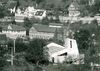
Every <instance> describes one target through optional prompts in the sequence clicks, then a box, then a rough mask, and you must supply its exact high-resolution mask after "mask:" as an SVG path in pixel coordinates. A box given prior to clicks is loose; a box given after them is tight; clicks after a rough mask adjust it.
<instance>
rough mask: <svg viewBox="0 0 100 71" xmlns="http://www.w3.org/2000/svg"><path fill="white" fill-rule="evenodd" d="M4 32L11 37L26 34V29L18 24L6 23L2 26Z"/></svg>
mask: <svg viewBox="0 0 100 71" xmlns="http://www.w3.org/2000/svg"><path fill="white" fill-rule="evenodd" d="M2 33H3V34H6V36H7V37H9V38H13V39H14V38H17V37H24V36H26V29H25V28H24V27H22V26H18V25H13V24H10V25H6V26H3V27H2Z"/></svg>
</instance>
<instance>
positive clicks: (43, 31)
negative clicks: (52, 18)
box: [29, 24, 56, 39]
mask: <svg viewBox="0 0 100 71" xmlns="http://www.w3.org/2000/svg"><path fill="white" fill-rule="evenodd" d="M55 30H56V28H53V27H49V26H48V25H41V24H34V25H33V26H32V27H31V29H30V31H29V36H30V38H31V39H32V38H42V39H50V38H53V37H54V32H55Z"/></svg>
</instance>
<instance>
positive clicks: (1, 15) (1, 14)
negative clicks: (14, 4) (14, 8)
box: [0, 6, 4, 18]
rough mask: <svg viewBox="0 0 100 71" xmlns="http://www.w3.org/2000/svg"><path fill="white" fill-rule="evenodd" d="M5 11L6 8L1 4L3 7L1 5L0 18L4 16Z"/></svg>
mask: <svg viewBox="0 0 100 71" xmlns="http://www.w3.org/2000/svg"><path fill="white" fill-rule="evenodd" d="M3 11H4V8H3V7H2V6H1V7H0V18H4V13H3Z"/></svg>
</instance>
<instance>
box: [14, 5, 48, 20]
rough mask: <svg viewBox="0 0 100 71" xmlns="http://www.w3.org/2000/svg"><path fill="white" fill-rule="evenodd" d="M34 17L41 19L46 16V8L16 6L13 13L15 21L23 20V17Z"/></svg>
mask: <svg viewBox="0 0 100 71" xmlns="http://www.w3.org/2000/svg"><path fill="white" fill-rule="evenodd" d="M26 17H27V18H29V19H30V18H33V17H34V18H36V19H40V20H42V19H43V18H44V17H46V10H41V9H35V8H34V7H33V6H28V7H27V8H26V9H24V10H21V9H20V8H18V9H17V10H16V13H15V21H16V22H24V18H26Z"/></svg>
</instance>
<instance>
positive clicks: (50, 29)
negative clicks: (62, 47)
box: [33, 24, 56, 33]
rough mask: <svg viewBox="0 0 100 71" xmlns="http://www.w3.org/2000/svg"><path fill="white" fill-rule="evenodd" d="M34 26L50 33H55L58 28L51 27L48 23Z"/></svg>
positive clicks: (38, 29) (40, 30)
mask: <svg viewBox="0 0 100 71" xmlns="http://www.w3.org/2000/svg"><path fill="white" fill-rule="evenodd" d="M33 27H34V28H35V29H36V30H37V31H38V32H48V33H54V32H55V30H56V28H53V27H49V26H48V25H41V24H34V25H33Z"/></svg>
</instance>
